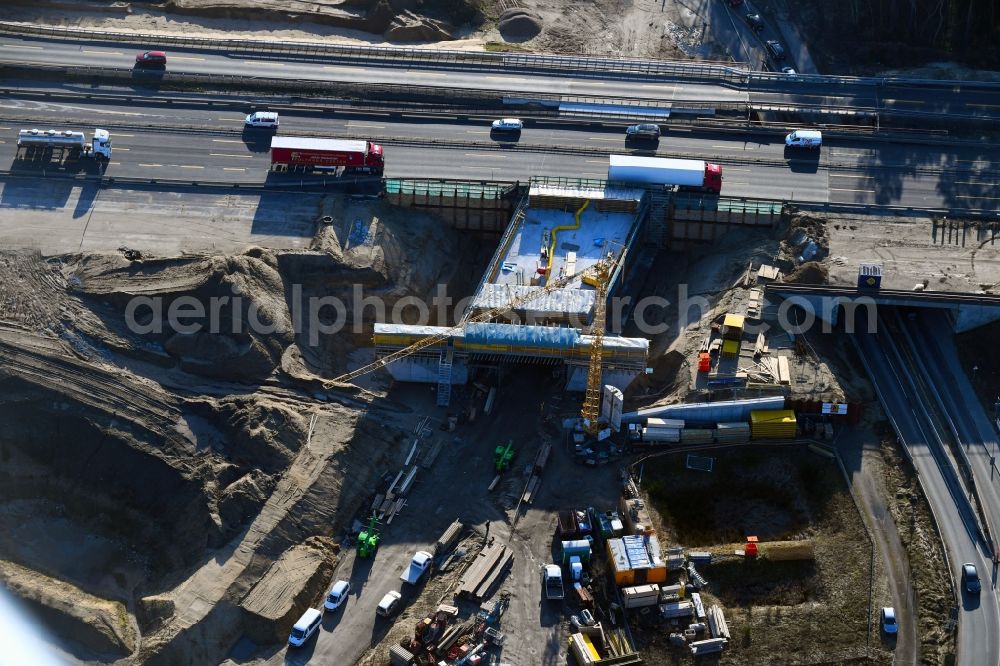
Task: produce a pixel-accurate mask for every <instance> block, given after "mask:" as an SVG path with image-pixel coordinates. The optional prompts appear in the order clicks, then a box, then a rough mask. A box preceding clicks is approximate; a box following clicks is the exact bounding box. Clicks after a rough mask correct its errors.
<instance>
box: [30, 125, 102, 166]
mask: <svg viewBox="0 0 1000 666" xmlns="http://www.w3.org/2000/svg"><path fill="white" fill-rule="evenodd" d="M81 157H83V158H88V159H94V160H109V159H111V133H110V132H108V131H107V130H103V129H95V130H94V136H93V138H92V139H90V140H89V141H88V140H87V135H86V134H84V133H83V132H75V131H73V130H63V131H59V130H52V129H50V130H40V129H27V130H21V131H20V132H18V133H17V159H20V160H44V161H47V162H48V161H53V160H55V161H59V162H62V161H72V160H77V159H80V158H81Z"/></svg>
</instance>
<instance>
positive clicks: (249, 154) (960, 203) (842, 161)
mask: <svg viewBox="0 0 1000 666" xmlns="http://www.w3.org/2000/svg"><path fill="white" fill-rule="evenodd" d="M243 115H244V110H243V109H240V110H238V111H237V110H231V109H219V108H183V107H172V106H156V105H152V104H150V105H147V104H128V103H124V102H123V103H122V104H116V103H107V102H105V103H93V104H88V103H85V102H79V103H77V102H72V101H52V102H49V101H44V100H39V99H38V98H35V97H16V96H9V97H7V98H5V99H4V100H2V101H0V167H2V166H5V165H10V164H12V163H13V160H14V154H15V150H16V145H15V144H16V132H17V130H18V129H21V128H24V127H35V126H40V127H42V128H52V127H56V128H63V127H65V126H66V119H67V118H76V117H86V118H87V122H88V123H91V124H93V125H95V126H105V127H109V128H111V132H112V138H113V142H114V151H115V152H114V155H113V159H112V161H111V164H110V165H109V166H108V170H107V173H108V175H119V176H122V175H126V176H137V177H144V178H156V177H161V178H169V179H184V180H187V179H189V178H190V179H192V180H201V181H229V182H263V180H264V179H265V178H266V177H267V168H268V162H269V157H268V152H267V151H268V147H269V140H270V139H269V136H270V135H269V134H268V133H266V132H257V131H252V132H242V133H241V128H242V118H243ZM281 117H282V127H281V130H280V132H281V133H282V134H284V135H294V134H295V133H296V131H298V132H302V133H306V134H322V133H323V132H330V133H331V134H333V135H337V136H349V137H356V138H381V137H390V138H391V137H402V138H407V139H416V140H422V141H442V142H464V143H473V144H477V143H478V144H482V147H481V148H480V147H472V148H449V147H445V146H413V145H398V144H396V145H394V144H393V143H392V142H391V141H389V142H388V143H387V144H386V162H387V174H386V175H388V176H390V177H426V176H427V175H428V173H433V174H434V175H436V176H438V177H441V178H471V179H473V180H505V181H509V180H522V181H523V180H527V179H528V178H529V177H531V176H533V175H551V176H570V177H583V178H603V177H605V175H606V173H607V158H606V157H605V156H603V155H580V154H566V153H558V152H545V150H544V149H546V148H548V149H552V148H553V147H554V146H568V147H573V148H587V149H590V150H593V151H596V152H604V151H607V152H626V151H634V152H638V153H640V154H648V155H658V156H670V155H692V156H693V155H697V156H700V157H704V158H706V159H709V160H717V161H720V162H722V164H723V165H724V166H723V173H724V185H723V192H724V194H727V195H731V196H749V197H764V198H776V199H790V200H806V201H834V202H851V203H878V204H892V205H902V206H912V207H919V208H934V207H947V208H987V207H991V206H993V205H995V202H996V201H997V200H1000V197H998V196H996V194H997V192H996V182H995V181H996V178H995V176H994V175H993V174H992V172H991V171H989V170H988V169H989V164H990V163H991V162H993V161H994V158H995V157H1000V155H994V154H993V153H987V154H984V152H983V151H980V150H977V149H975V148H956V149H948V148H932V147H922V146H898V145H888V144H878V145H872V144H867V143H865V142H864V141H859V142H840V143H836V142H832V143H829V144H828V145H827V146H825V147H824V148H823V150H822V151H821V152H820V154H818V155H817V154H813V153H809V152H806V153H802V152H801V151H799V152H796V151H789V150H787V149H785V147H784V145H783V144H782V143H780V142H777V141H774V140H770V141H769V140H768V139H766V138H763V137H758V138H757V140H748V139H747V137H746V136H744V135H739V134H735V135H733V134H707V133H690V132H681V131H668V132H667V133H666V134H665V135H664V136H663V138H661V140H660V141H659V144H658V145H657V144H653V145H645V146H636V145H630V146H626V145H625V142H624V134H623V131H622V127H619V126H614V125H608V126H605V125H601V124H590V123H580V124H568V125H554V124H544V123H534V122H532V121H530V120H529V121H527V123H526V127H525V130H524V131H523V132H522V133H521V135H520V137H517V139H516V141H511V140H508V139H505V138H504V137H501V136H498V135H495V134H491V133H490V130H489V119H479V120H467V121H460V120H449V119H444V118H434V117H413V116H400V115H398V114H374V115H371V114H365V115H361V114H356V113H355V114H348V113H340V112H338V113H334V114H322V113H298V112H282V116H281ZM5 119H6V120H5ZM73 126H74V128H76V127H77V123H76V122H74V123H73ZM118 126H126V127H128V129H122V130H117V129H115V127H118ZM134 128H138V129H134ZM175 128H176V129H175ZM84 129H87V131H89V128H84ZM192 130H194V131H192ZM517 146H523V147H534V148H542V149H543V150H530V151H529V150H518V149H517ZM637 148H638V150H636V149H637ZM757 162H765V164H760V163H757ZM917 166H920V167H923V168H927V169H941V170H942V171H941V172H940V173H937V174H934V173H918V172H915V169H916V167H917Z"/></svg>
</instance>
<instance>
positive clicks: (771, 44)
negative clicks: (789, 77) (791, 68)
mask: <svg viewBox="0 0 1000 666" xmlns="http://www.w3.org/2000/svg"><path fill="white" fill-rule="evenodd" d="M764 46H765V47H766V48H767V52H768V53H769V54H770V55H771V57H772V58H774V59H775V60H784V59H785V47H784V46H782V45H781V42H779V41H778V40H776V39H769V40H767V41H766V42H764Z"/></svg>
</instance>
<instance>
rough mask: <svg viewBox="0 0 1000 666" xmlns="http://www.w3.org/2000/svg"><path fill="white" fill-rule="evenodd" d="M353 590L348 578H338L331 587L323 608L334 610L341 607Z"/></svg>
mask: <svg viewBox="0 0 1000 666" xmlns="http://www.w3.org/2000/svg"><path fill="white" fill-rule="evenodd" d="M350 591H351V584H350V583H348V582H347V581H346V580H338V581H337V582H336V583H334V584H333V587H331V588H330V592H329V594H327V595H326V601H324V602H323V608H325V609H326V610H328V611H334V610H337V609H338V608H340V606H341V605H342V604H343V603H344V601H346V600H347V595H348V594H349V593H350Z"/></svg>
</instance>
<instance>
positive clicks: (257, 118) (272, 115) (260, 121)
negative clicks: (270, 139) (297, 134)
mask: <svg viewBox="0 0 1000 666" xmlns="http://www.w3.org/2000/svg"><path fill="white" fill-rule="evenodd" d="M243 125H244V126H246V127H260V128H263V129H278V113H277V112H276V111H257V112H255V113H251V114H250V115H248V116H247V117H246V119H245V120H244V121H243Z"/></svg>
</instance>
